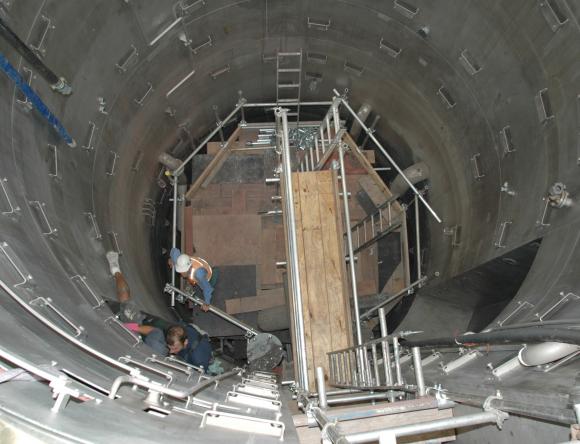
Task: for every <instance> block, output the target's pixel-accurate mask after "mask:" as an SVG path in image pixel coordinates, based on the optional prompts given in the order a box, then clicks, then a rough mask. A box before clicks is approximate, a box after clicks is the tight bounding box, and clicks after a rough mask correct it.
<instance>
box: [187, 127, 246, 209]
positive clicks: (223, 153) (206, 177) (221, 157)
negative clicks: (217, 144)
mask: <svg viewBox="0 0 580 444" xmlns="http://www.w3.org/2000/svg"><path fill="white" fill-rule="evenodd" d="M240 131H241V128H240V127H237V128H236V129H235V130H234V132H233V133H232V135H231V136H230V138H229V139H228V140H227V141H226V144H225V145H224V146H223V147H222V149H221V150H220V151H219V152H218V153H217V154H216V155H215V156H214V158H213V159H212V160H211V162H210V163H209V165H208V166H207V167H206V168H205V170H204V171H203V173H201V175H200V176H199V177H198V178H197V180H196V181H195V182H194V183H193V185H192V186H191V187H190V188H189V190H187V193H185V198H186V199H187V200H191V198H192V197H193V195H194V194H195V193H196V192H197V191H198V190H199V189H200V188H206V187H207V186H208V185H209V183H210V182H211V180H212V179H213V178H214V177H215V175H216V174H217V173H218V171H219V170H220V168H221V167H222V165H223V163H224V162H225V161H226V159H227V158H228V156H229V155H230V153H231V151H232V147H233V145H234V144H233V142H234V141H235V140H236V139H237V138H238V135H239V133H240Z"/></svg>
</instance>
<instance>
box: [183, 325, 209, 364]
mask: <svg viewBox="0 0 580 444" xmlns="http://www.w3.org/2000/svg"><path fill="white" fill-rule="evenodd" d="M183 328H184V329H185V334H187V345H186V346H185V347H184V348H183V349H182V350H181V351H180V352H179V353H177V356H179V357H180V358H181V359H183V360H184V361H185V362H187V363H188V364H191V365H196V366H198V367H203V369H204V370H205V372H206V373H207V369H208V367H209V362H210V361H211V344H210V343H209V339H208V337H207V335H203V336H202V335H201V334H200V333H199V332H198V331H197V330H196V329H195V328H193V327H192V326H191V325H185V326H184V327H183Z"/></svg>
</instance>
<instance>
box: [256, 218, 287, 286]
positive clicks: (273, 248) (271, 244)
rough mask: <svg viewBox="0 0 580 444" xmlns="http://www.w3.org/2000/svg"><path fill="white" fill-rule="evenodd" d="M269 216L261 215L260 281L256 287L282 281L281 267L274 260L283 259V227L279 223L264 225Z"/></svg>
mask: <svg viewBox="0 0 580 444" xmlns="http://www.w3.org/2000/svg"><path fill="white" fill-rule="evenodd" d="M268 219H270V220H271V219H272V218H271V217H262V231H261V234H260V281H259V283H258V288H264V287H268V286H272V285H279V284H282V282H283V275H282V273H283V269H281V268H277V267H276V262H279V261H285V260H286V257H285V256H284V229H283V227H282V226H281V225H278V226H276V225H272V226H265V225H266V223H267V221H268Z"/></svg>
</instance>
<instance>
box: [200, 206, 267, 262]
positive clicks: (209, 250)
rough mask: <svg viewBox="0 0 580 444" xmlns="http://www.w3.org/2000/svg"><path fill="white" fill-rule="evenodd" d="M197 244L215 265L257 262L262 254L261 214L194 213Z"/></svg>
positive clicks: (201, 251) (201, 252)
mask: <svg viewBox="0 0 580 444" xmlns="http://www.w3.org/2000/svg"><path fill="white" fill-rule="evenodd" d="M192 220H193V243H194V244H195V246H196V249H197V252H198V254H199V255H200V256H202V257H203V258H205V259H206V260H207V261H208V262H209V263H210V264H212V265H255V264H257V263H259V257H260V251H259V250H260V231H261V230H260V227H261V218H260V216H259V215H257V214H224V215H200V216H192Z"/></svg>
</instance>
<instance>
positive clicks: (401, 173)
mask: <svg viewBox="0 0 580 444" xmlns="http://www.w3.org/2000/svg"><path fill="white" fill-rule="evenodd" d="M333 92H334V94H336V96H337V97H339V98H340V100H341V101H342V103H343V104H344V106H345V107H346V109H348V111H349V112H350V113H351V114H352V115H353V117H354V118H355V119H356V120H357V121H358V123H359V124H360V126H361V128H362V129H363V130H364V131H365V132H366V133H367V134H368V135H369V137H370V138H371V139H372V141H373V142H375V144H376V145H377V146H378V147H379V149H380V150H381V152H382V153H383V154H384V156H385V157H386V158H387V159H388V161H389V162H390V163H391V165H393V167H394V168H395V170H397V172H398V173H399V174H400V175H401V177H402V178H403V179H404V180H405V182H407V184H408V185H409V187H410V188H411V189H412V190H413V192H414V193H415V194H416V195H417V197H418V198H419V199H420V200H421V202H423V205H425V207H426V208H427V209H428V210H429V212H430V213H431V214H432V215H433V217H434V218H435V220H436V221H437V222H439V223H441V218H440V217H439V216H438V215H437V213H436V212H435V210H434V209H433V208H431V206H430V205H429V204H428V203H427V201H426V200H425V198H424V197H423V196H422V195H421V193H420V192H419V190H417V188H415V185H413V183H412V182H411V181H410V180H409V178H408V177H407V176H406V175H405V173H404V172H403V170H402V169H401V168H400V167H399V165H397V163H396V162H395V160H394V159H393V158H392V157H391V156H390V155H389V153H388V152H387V150H385V149H384V148H383V146H382V145H381V143H380V142H379V141H378V140H377V138H376V137H375V136H374V135H373V133H372V131H371V130H370V129H369V128H368V127H367V126H366V125H365V123H364V122H363V121H362V120H361V118H360V117H359V116H358V114H357V113H356V112H354V110H353V109H352V108H351V107H350V105H349V104H348V102H347V101H346V99H344V98H343V97H342V96H341V95H340V94H339V93H338V91H337V90H336V89H334V90H333Z"/></svg>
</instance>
